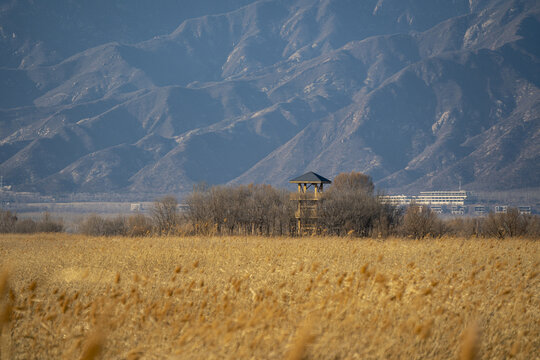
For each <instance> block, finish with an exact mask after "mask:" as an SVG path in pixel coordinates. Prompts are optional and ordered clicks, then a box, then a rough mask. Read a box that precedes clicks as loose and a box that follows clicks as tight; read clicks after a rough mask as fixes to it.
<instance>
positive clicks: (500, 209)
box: [495, 205, 508, 214]
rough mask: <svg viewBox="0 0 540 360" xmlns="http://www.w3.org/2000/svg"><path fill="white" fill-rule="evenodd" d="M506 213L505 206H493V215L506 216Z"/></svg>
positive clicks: (506, 208)
mask: <svg viewBox="0 0 540 360" xmlns="http://www.w3.org/2000/svg"><path fill="white" fill-rule="evenodd" d="M507 212H508V206H507V205H497V206H495V214H506V213H507Z"/></svg>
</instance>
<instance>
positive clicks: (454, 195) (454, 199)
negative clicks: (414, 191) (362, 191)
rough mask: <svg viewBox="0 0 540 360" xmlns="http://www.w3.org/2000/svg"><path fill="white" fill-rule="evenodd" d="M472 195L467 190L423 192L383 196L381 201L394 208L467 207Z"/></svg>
mask: <svg viewBox="0 0 540 360" xmlns="http://www.w3.org/2000/svg"><path fill="white" fill-rule="evenodd" d="M469 196H470V193H469V192H467V191H465V190H457V191H422V192H420V195H418V196H407V195H383V196H380V197H379V199H380V201H381V202H382V203H384V204H390V205H393V206H407V205H410V204H411V203H413V202H414V203H415V204H417V205H427V206H430V207H434V206H439V207H440V206H441V205H449V206H463V205H465V203H466V201H467V198H468V197H469Z"/></svg>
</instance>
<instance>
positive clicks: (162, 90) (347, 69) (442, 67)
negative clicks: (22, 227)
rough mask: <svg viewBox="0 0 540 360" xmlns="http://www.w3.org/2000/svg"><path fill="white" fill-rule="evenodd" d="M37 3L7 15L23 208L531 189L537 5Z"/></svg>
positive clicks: (7, 82)
mask: <svg viewBox="0 0 540 360" xmlns="http://www.w3.org/2000/svg"><path fill="white" fill-rule="evenodd" d="M35 3H39V2H26V1H12V2H11V3H9V4H6V5H2V6H1V7H0V21H1V24H2V28H1V29H2V34H0V35H2V37H3V39H2V41H1V44H2V50H1V51H0V59H1V61H2V63H1V68H0V82H1V84H2V86H1V90H0V91H1V94H0V174H1V175H2V176H3V177H4V183H9V184H12V185H14V187H15V188H16V189H18V190H34V191H40V192H43V193H62V192H101V193H102V192H131V193H183V192H186V191H190V190H191V188H192V186H193V184H195V183H197V182H201V181H204V182H207V183H210V184H223V183H249V182H261V183H262V182H263V183H270V184H273V185H277V186H284V185H285V184H286V183H287V180H288V179H290V178H292V177H294V176H296V175H298V174H301V173H303V172H305V171H308V170H313V171H316V172H320V173H321V174H323V175H324V176H326V177H329V178H331V177H333V176H335V175H336V174H337V173H339V172H342V171H352V170H355V171H363V172H366V173H368V174H370V175H372V176H373V178H374V179H375V180H376V182H377V185H378V186H379V187H380V188H384V189H387V191H404V192H405V191H416V190H419V189H447V188H455V187H457V186H458V183H461V184H462V186H463V187H464V188H468V189H483V190H486V189H491V190H501V189H519V188H531V187H532V188H535V187H540V183H539V181H538V179H540V91H539V84H540V60H539V56H540V43H539V42H538V41H537V40H538V37H539V35H540V4H539V3H538V2H537V1H534V0H511V1H503V0H478V1H474V0H470V1H469V0H466V1H465V0H452V1H448V0H409V1H402V0H363V1H345V0H319V1H307V0H268V1H265V0H258V1H249V0H244V1H240V0H238V1H234V0H230V1H218V0H205V1H202V2H200V3H199V5H196V6H195V5H192V6H191V7H186V5H185V4H178V3H177V2H174V1H164V2H163V4H162V5H160V6H159V7H156V6H155V5H153V3H151V2H150V1H148V0H146V1H143V0H139V1H136V2H127V1H126V2H124V1H113V2H89V1H82V2H75V1H51V2H47V4H50V6H46V7H45V8H43V9H41V8H40V6H42V7H44V6H45V5H44V4H42V5H39V4H37V5H36V4H35ZM186 3H187V2H186ZM66 4H67V5H66ZM42 13H43V14H44V15H43V16H40V15H39V14H42ZM103 14H106V15H105V16H102V15H103ZM100 19H101V20H100ZM175 21H176V22H175ZM28 23H31V24H33V25H32V26H30V27H28V26H25V24H28ZM173 24H175V25H177V27H175V25H173ZM10 34H11V35H10Z"/></svg>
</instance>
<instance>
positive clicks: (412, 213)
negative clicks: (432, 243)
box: [402, 204, 444, 239]
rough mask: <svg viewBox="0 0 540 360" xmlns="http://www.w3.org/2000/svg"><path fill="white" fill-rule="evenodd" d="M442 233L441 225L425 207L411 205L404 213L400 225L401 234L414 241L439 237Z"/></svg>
mask: <svg viewBox="0 0 540 360" xmlns="http://www.w3.org/2000/svg"><path fill="white" fill-rule="evenodd" d="M443 232H444V230H443V224H442V222H441V221H440V220H439V218H438V217H437V214H435V213H434V212H433V211H431V209H430V208H428V207H427V206H418V205H415V204H413V205H411V206H409V208H408V209H407V211H406V212H405V216H404V217H403V224H402V233H403V235H405V236H410V237H412V238H415V239H423V238H424V237H426V236H428V235H431V236H439V235H441V234H442V233H443Z"/></svg>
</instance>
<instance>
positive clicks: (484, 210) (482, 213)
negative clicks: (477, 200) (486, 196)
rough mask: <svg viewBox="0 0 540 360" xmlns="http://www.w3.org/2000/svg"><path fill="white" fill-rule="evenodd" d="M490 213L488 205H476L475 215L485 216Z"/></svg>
mask: <svg viewBox="0 0 540 360" xmlns="http://www.w3.org/2000/svg"><path fill="white" fill-rule="evenodd" d="M487 213H488V208H487V206H482V205H478V206H475V207H474V215H476V216H485V215H486V214H487Z"/></svg>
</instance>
